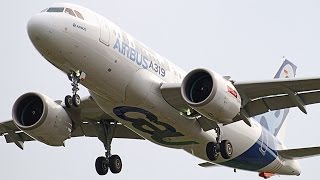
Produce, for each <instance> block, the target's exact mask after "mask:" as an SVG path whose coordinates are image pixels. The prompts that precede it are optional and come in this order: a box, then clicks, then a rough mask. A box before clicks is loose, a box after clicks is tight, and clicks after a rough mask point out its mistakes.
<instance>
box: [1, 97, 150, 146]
mask: <svg viewBox="0 0 320 180" xmlns="http://www.w3.org/2000/svg"><path fill="white" fill-rule="evenodd" d="M57 103H60V102H59V101H57ZM66 111H67V113H68V114H69V116H70V118H71V119H72V121H73V123H74V124H73V130H72V133H71V137H81V136H86V137H98V136H100V134H99V133H100V132H101V129H103V125H102V124H101V122H102V121H112V122H115V120H114V119H113V118H111V117H110V116H109V115H108V114H106V113H105V112H103V111H102V110H101V109H100V108H99V106H98V105H97V104H96V103H95V102H94V101H93V99H92V98H90V97H87V98H85V99H83V100H82V103H81V106H80V108H75V109H68V108H66ZM0 135H2V136H4V137H5V139H6V142H7V143H15V144H16V145H17V146H18V147H19V148H20V149H23V144H24V142H26V141H34V139H33V138H32V137H30V136H28V135H27V134H25V133H24V132H22V131H21V130H20V129H18V128H17V127H16V125H15V124H14V122H13V120H9V121H5V122H1V123H0ZM113 137H114V138H125V139H144V138H142V137H141V136H139V135H138V134H136V133H134V132H133V131H131V130H130V129H128V128H127V127H125V126H123V125H122V124H120V123H117V124H116V128H115V131H114V136H113Z"/></svg>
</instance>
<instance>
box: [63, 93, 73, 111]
mask: <svg viewBox="0 0 320 180" xmlns="http://www.w3.org/2000/svg"><path fill="white" fill-rule="evenodd" d="M64 104H65V105H66V107H67V108H71V107H72V105H73V103H72V97H71V96H70V95H68V96H66V97H65V98H64Z"/></svg>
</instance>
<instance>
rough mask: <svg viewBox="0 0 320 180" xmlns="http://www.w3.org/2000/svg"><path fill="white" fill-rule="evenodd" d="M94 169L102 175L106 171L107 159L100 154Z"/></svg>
mask: <svg viewBox="0 0 320 180" xmlns="http://www.w3.org/2000/svg"><path fill="white" fill-rule="evenodd" d="M95 165H96V171H97V173H98V174H99V175H101V176H103V175H106V174H107V173H108V168H109V166H108V160H107V158H105V157H103V156H101V157H98V158H97V159H96V164H95Z"/></svg>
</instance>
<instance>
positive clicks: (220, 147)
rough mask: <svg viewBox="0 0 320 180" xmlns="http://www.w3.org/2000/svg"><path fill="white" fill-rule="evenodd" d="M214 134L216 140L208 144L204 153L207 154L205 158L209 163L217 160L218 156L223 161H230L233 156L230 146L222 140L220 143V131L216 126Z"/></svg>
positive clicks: (228, 142) (226, 141)
mask: <svg viewBox="0 0 320 180" xmlns="http://www.w3.org/2000/svg"><path fill="white" fill-rule="evenodd" d="M216 133H217V139H216V142H217V143H214V142H209V143H208V144H207V147H206V152H207V157H208V158H209V160H211V161H215V160H217V159H218V157H219V154H221V156H222V157H223V158H224V159H230V158H231V157H232V154H233V148H232V144H231V143H230V141H228V140H223V141H221V130H220V127H219V126H217V128H216Z"/></svg>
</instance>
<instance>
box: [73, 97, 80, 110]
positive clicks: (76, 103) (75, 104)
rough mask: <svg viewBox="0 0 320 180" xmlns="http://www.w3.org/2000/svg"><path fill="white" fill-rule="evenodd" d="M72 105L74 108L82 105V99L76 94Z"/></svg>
mask: <svg viewBox="0 0 320 180" xmlns="http://www.w3.org/2000/svg"><path fill="white" fill-rule="evenodd" d="M72 103H73V105H74V107H79V106H80V103H81V98H80V96H79V95H78V94H75V95H73V96H72Z"/></svg>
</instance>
